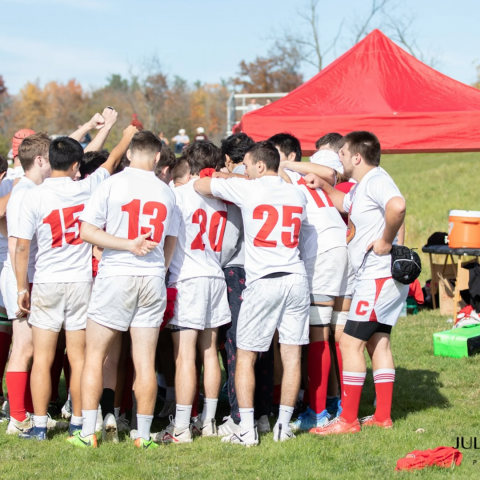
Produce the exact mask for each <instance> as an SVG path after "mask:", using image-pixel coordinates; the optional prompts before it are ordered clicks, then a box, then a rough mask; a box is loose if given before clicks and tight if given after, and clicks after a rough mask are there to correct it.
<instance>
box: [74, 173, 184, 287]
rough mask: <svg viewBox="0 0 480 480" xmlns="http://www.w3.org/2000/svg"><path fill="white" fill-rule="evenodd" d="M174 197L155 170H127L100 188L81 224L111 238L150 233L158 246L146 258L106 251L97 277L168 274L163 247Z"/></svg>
mask: <svg viewBox="0 0 480 480" xmlns="http://www.w3.org/2000/svg"><path fill="white" fill-rule="evenodd" d="M174 209H175V195H174V194H173V192H172V191H171V189H170V188H169V187H168V185H166V184H165V183H163V182H162V181H161V180H159V179H158V178H157V177H156V176H155V173H154V172H153V171H147V170H143V169H139V168H131V167H127V168H125V170H123V172H121V173H118V174H116V175H113V176H112V177H111V178H109V179H108V180H106V181H105V182H103V184H102V185H100V187H99V188H98V189H97V191H96V192H95V194H94V196H93V197H92V200H91V202H90V203H89V205H88V208H87V210H86V211H85V214H84V215H82V221H86V222H88V223H91V224H93V225H95V226H97V227H98V228H105V231H106V232H107V233H109V234H110V235H113V236H116V237H120V238H128V239H130V240H134V239H135V238H137V237H138V236H139V235H144V234H145V233H148V232H149V231H151V235H150V237H149V239H150V240H152V241H154V242H157V243H158V244H159V245H158V246H157V247H156V248H154V249H153V250H152V251H150V252H149V253H148V254H147V255H145V256H141V257H140V256H136V255H134V254H133V253H131V252H128V251H119V250H110V249H105V250H104V252H103V255H102V260H101V262H100V265H99V273H98V278H103V277H108V276H115V275H131V276H145V275H156V276H162V277H163V276H164V275H165V258H164V253H163V247H164V242H165V235H168V231H169V228H170V225H171V222H172V217H173V214H174Z"/></svg>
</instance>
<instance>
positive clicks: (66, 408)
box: [62, 399, 72, 420]
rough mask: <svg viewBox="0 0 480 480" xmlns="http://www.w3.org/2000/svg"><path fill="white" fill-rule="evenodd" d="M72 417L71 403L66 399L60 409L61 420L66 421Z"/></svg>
mask: <svg viewBox="0 0 480 480" xmlns="http://www.w3.org/2000/svg"><path fill="white" fill-rule="evenodd" d="M71 416H72V401H71V400H69V399H67V401H66V402H65V405H63V407H62V418H66V419H67V420H68V419H69V418H70V417H71Z"/></svg>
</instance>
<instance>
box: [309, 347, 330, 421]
mask: <svg viewBox="0 0 480 480" xmlns="http://www.w3.org/2000/svg"><path fill="white" fill-rule="evenodd" d="M331 364H332V358H331V356H330V344H329V343H328V341H326V342H314V343H311V344H310V345H309V346H308V378H309V380H310V385H309V386H310V408H311V409H312V410H313V411H314V412H315V413H322V412H323V411H324V410H325V406H326V404H327V389H328V375H329V373H330V365H331Z"/></svg>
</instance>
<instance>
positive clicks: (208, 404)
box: [201, 398, 218, 422]
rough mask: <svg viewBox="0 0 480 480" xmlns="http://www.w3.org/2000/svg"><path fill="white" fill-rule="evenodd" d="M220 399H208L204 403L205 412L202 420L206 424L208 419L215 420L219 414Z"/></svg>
mask: <svg viewBox="0 0 480 480" xmlns="http://www.w3.org/2000/svg"><path fill="white" fill-rule="evenodd" d="M217 403H218V398H206V399H205V400H204V401H203V412H202V417H201V420H202V422H204V421H205V420H207V419H210V418H215V413H216V412H217Z"/></svg>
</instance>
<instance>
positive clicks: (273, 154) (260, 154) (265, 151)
mask: <svg viewBox="0 0 480 480" xmlns="http://www.w3.org/2000/svg"><path fill="white" fill-rule="evenodd" d="M246 153H249V154H250V155H251V157H252V162H253V163H254V164H255V163H257V162H260V161H262V162H263V163H265V165H266V167H267V170H270V171H272V172H278V167H279V166H280V154H279V153H278V150H277V147H276V146H275V145H274V144H273V143H272V142H270V141H269V140H266V141H264V142H258V143H255V145H252V146H251V147H250V148H249V149H248V150H247V152H246Z"/></svg>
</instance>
